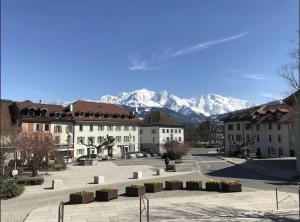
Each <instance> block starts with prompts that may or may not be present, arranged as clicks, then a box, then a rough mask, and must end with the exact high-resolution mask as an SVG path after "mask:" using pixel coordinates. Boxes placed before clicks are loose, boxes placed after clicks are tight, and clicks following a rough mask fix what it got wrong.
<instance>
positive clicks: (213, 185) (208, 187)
mask: <svg viewBox="0 0 300 222" xmlns="http://www.w3.org/2000/svg"><path fill="white" fill-rule="evenodd" d="M205 188H206V190H207V191H219V190H220V184H217V183H205Z"/></svg>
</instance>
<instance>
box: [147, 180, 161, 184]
mask: <svg viewBox="0 0 300 222" xmlns="http://www.w3.org/2000/svg"><path fill="white" fill-rule="evenodd" d="M159 183H161V182H158V181H150V182H147V183H146V184H159Z"/></svg>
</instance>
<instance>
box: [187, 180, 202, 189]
mask: <svg viewBox="0 0 300 222" xmlns="http://www.w3.org/2000/svg"><path fill="white" fill-rule="evenodd" d="M186 189H187V190H202V181H199V182H191V181H187V182H186Z"/></svg>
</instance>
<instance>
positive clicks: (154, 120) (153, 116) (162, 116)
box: [142, 111, 183, 127]
mask: <svg viewBox="0 0 300 222" xmlns="http://www.w3.org/2000/svg"><path fill="white" fill-rule="evenodd" d="M142 126H178V127H183V125H182V124H179V123H177V122H176V121H175V120H174V119H173V118H171V117H170V116H168V115H167V114H166V113H164V112H160V111H156V112H151V113H150V114H149V115H148V116H147V117H146V118H145V119H144V120H143V121H142Z"/></svg>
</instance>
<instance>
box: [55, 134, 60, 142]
mask: <svg viewBox="0 0 300 222" xmlns="http://www.w3.org/2000/svg"><path fill="white" fill-rule="evenodd" d="M55 144H60V136H56V137H55Z"/></svg>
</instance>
